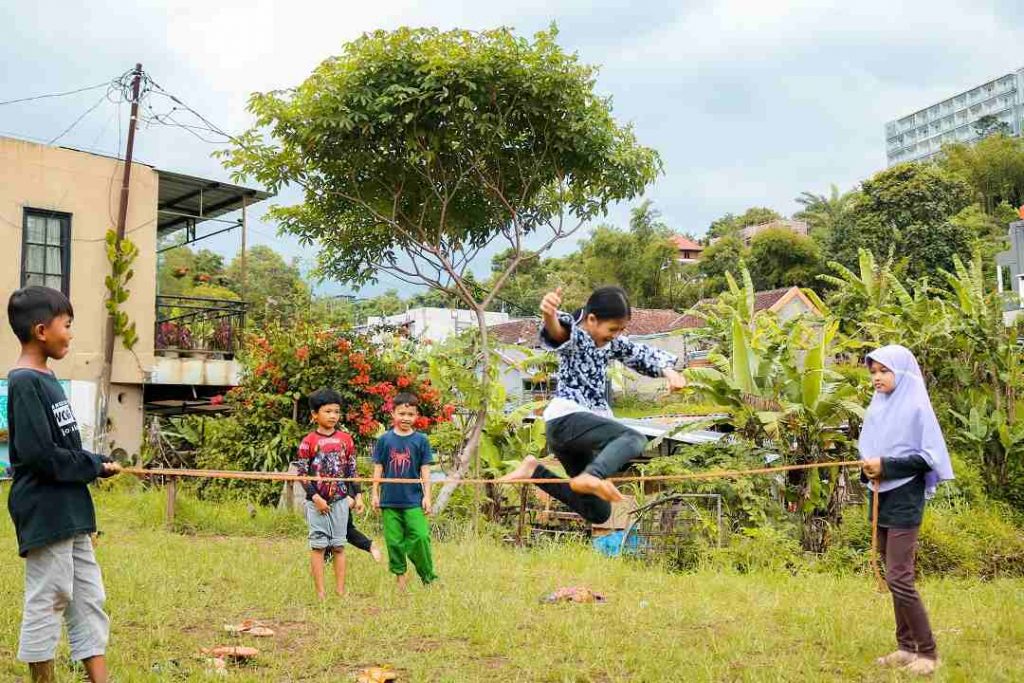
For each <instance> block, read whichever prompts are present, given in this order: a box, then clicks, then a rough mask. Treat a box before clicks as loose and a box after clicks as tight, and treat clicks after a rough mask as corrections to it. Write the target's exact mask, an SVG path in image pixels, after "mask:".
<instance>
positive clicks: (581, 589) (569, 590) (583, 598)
mask: <svg viewBox="0 0 1024 683" xmlns="http://www.w3.org/2000/svg"><path fill="white" fill-rule="evenodd" d="M606 599H607V598H605V596H604V595H602V594H601V593H595V592H594V591H592V590H590V589H589V588H587V587H586V586H568V587H565V588H559V589H558V590H556V591H555V592H554V593H550V594H548V595H545V596H544V597H543V598H541V602H545V603H555V602H575V603H592V602H598V603H600V602H604V601H605V600H606Z"/></svg>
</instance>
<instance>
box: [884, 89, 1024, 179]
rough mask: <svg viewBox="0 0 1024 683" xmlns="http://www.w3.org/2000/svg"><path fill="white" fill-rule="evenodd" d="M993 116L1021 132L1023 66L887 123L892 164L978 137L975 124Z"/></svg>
mask: <svg viewBox="0 0 1024 683" xmlns="http://www.w3.org/2000/svg"><path fill="white" fill-rule="evenodd" d="M983 116H994V117H996V118H997V119H998V120H1000V121H1002V122H1004V123H1005V124H1007V126H1008V127H1009V131H1010V134H1012V135H1020V134H1021V126H1022V120H1024V69H1018V70H1017V71H1013V72H1010V73H1008V74H1003V75H1002V76H999V77H998V78H994V79H992V80H991V81H988V82H987V83H982V84H981V85H978V86H975V87H973V88H970V89H969V90H965V91H963V92H961V93H958V94H956V95H953V96H952V97H949V98H947V99H944V100H942V101H941V102H936V103H935V104H932V105H930V106H927V107H925V108H923V109H920V110H918V111H915V112H913V113H912V114H907V115H906V116H902V117H900V118H898V119H896V120H894V121H889V122H888V123H886V124H885V156H886V160H887V162H888V165H889V166H892V165H893V164H898V163H902V162H905V161H921V160H924V159H930V158H932V157H934V156H935V155H936V154H938V153H939V152H940V151H941V150H942V145H944V144H947V143H952V142H973V141H975V140H977V139H978V135H977V133H976V131H975V129H974V124H975V123H977V121H978V119H980V118H981V117H983Z"/></svg>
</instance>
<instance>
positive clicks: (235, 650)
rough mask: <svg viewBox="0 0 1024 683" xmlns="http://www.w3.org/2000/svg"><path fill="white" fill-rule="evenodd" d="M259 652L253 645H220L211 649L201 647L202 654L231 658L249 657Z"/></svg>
mask: <svg viewBox="0 0 1024 683" xmlns="http://www.w3.org/2000/svg"><path fill="white" fill-rule="evenodd" d="M259 653H260V651H259V650H257V649H256V648H254V647H244V646H241V645H238V646H221V647H215V648H212V649H207V648H203V654H205V655H213V656H214V657H229V658H231V659H251V658H253V657H256V656H258V655H259Z"/></svg>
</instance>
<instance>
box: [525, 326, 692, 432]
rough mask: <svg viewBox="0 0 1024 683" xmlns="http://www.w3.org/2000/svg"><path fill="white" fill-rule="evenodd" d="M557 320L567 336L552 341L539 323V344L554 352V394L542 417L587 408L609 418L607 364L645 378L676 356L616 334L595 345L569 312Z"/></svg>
mask: <svg viewBox="0 0 1024 683" xmlns="http://www.w3.org/2000/svg"><path fill="white" fill-rule="evenodd" d="M558 322H560V323H562V326H563V327H564V328H565V329H567V330H569V338H568V339H567V340H566V341H565V342H563V343H562V344H560V345H557V344H555V342H554V341H552V339H551V338H550V337H549V336H548V334H547V331H546V330H545V329H544V327H543V326H541V329H540V340H541V344H542V345H543V346H544V347H545V348H547V349H550V350H552V351H554V352H556V353H557V354H558V372H557V373H556V374H555V380H556V382H557V385H556V387H555V396H554V399H553V400H552V401H551V403H550V404H549V405H548V408H547V410H545V411H544V419H545V420H553V419H557V418H558V417H563V416H565V415H568V414H570V413H573V412H580V411H589V412H592V413H597V414H599V415H605V416H607V417H611V413H612V411H611V407H610V406H609V405H608V398H607V393H606V388H607V386H608V364H609V363H610V362H611V361H613V360H617V361H619V362H620V363H622V364H623V365H625V366H626V367H627V368H630V369H631V370H636V371H637V372H639V373H640V374H642V375H647V376H648V377H660V376H661V375H662V373H663V371H664V370H665V368H671V367H673V366H674V365H675V364H676V362H677V360H678V358H677V356H676V355H675V354H672V353H669V352H668V351H662V350H661V349H656V348H654V347H651V346H647V345H646V344H639V343H637V342H634V341H631V340H630V339H629V337H626V336H620V337H616V338H615V339H613V340H611V341H610V342H608V343H607V344H605V345H604V346H603V347H600V348H599V347H598V346H597V344H596V343H595V342H594V338H593V337H591V336H590V335H589V334H588V333H587V332H586V331H585V330H584V329H583V328H582V327H580V326H579V325H578V324H577V322H578V321H576V320H574V319H573V317H572V316H571V315H568V314H566V313H559V314H558Z"/></svg>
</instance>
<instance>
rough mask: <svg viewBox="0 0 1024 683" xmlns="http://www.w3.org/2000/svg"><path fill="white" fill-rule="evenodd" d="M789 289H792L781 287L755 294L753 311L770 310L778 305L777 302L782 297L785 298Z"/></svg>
mask: <svg viewBox="0 0 1024 683" xmlns="http://www.w3.org/2000/svg"><path fill="white" fill-rule="evenodd" d="M791 289H793V288H792V287H782V288H780V289H771V290H769V291H767V292H755V293H754V310H755V311H764V310H767V309H769V308H771V307H772V306H774V305H775V304H777V303H779V300H780V299H782V297H784V296H786V293H787V292H789V290H791Z"/></svg>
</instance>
